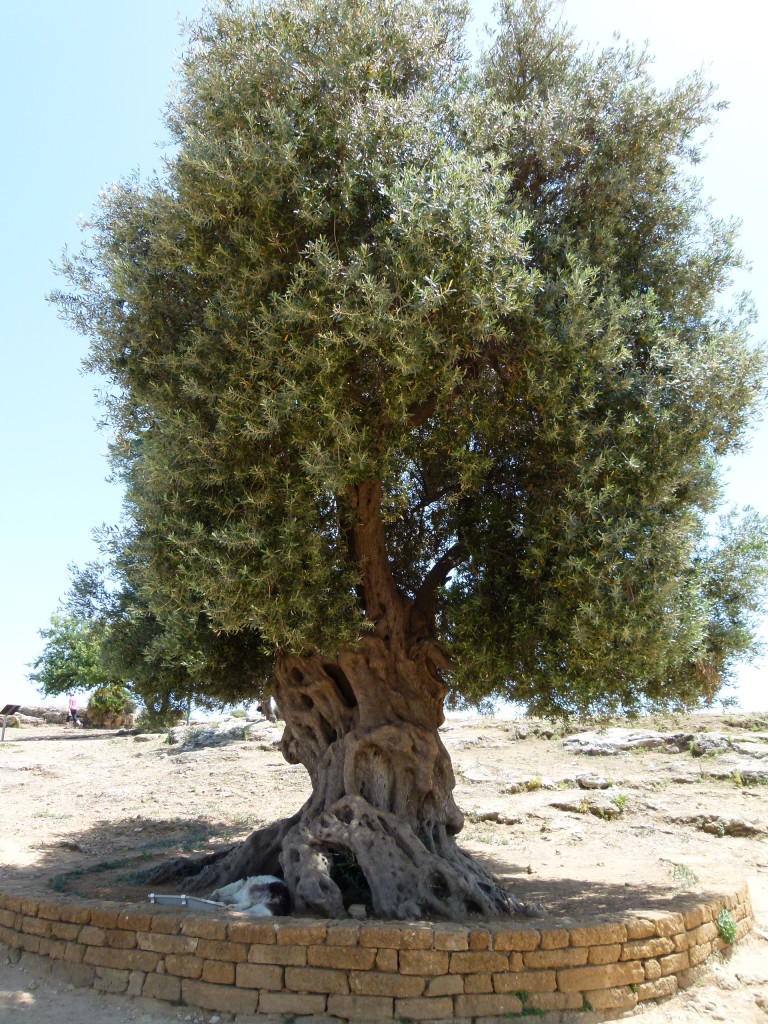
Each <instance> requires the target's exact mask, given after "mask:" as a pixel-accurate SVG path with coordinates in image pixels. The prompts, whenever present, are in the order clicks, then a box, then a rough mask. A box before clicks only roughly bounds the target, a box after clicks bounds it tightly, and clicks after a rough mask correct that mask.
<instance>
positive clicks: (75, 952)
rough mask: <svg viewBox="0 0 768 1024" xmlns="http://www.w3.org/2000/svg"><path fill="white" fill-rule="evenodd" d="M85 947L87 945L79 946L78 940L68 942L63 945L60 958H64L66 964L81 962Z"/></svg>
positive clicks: (83, 957)
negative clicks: (62, 952)
mask: <svg viewBox="0 0 768 1024" xmlns="http://www.w3.org/2000/svg"><path fill="white" fill-rule="evenodd" d="M87 949H88V947H87V946H81V945H80V943H79V942H68V943H67V944H66V946H65V947H64V956H63V957H62V960H66V962H67V963H68V964H81V963H82V962H83V960H84V959H85V951H86V950H87Z"/></svg>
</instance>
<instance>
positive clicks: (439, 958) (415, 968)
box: [400, 949, 486, 977]
mask: <svg viewBox="0 0 768 1024" xmlns="http://www.w3.org/2000/svg"><path fill="white" fill-rule="evenodd" d="M484 955H486V954H479V953H476V954H470V953H449V952H447V951H446V950H441V949H402V950H400V973H401V974H421V975H425V976H427V977H429V976H432V975H435V974H447V973H448V966H449V964H450V962H451V957H454V956H484Z"/></svg>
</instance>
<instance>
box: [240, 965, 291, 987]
mask: <svg viewBox="0 0 768 1024" xmlns="http://www.w3.org/2000/svg"><path fill="white" fill-rule="evenodd" d="M235 979H236V980H235V984H236V985H237V987H238V988H262V989H270V990H271V991H275V992H279V991H280V990H281V989H282V987H283V968H282V967H280V966H278V965H276V964H238V965H237V966H236V968H235Z"/></svg>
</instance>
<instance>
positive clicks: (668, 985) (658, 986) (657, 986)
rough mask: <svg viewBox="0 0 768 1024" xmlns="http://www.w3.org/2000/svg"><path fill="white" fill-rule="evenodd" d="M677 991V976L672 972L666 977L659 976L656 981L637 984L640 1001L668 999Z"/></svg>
mask: <svg viewBox="0 0 768 1024" xmlns="http://www.w3.org/2000/svg"><path fill="white" fill-rule="evenodd" d="M676 992H677V978H676V977H675V975H674V974H670V975H669V976H668V977H666V978H658V979H656V980H655V981H644V982H643V984H642V985H638V986H637V998H638V1001H639V1002H643V1001H644V1000H646V999H667V998H669V996H673V995H675V993H676Z"/></svg>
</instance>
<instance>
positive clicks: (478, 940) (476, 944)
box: [468, 928, 491, 952]
mask: <svg viewBox="0 0 768 1024" xmlns="http://www.w3.org/2000/svg"><path fill="white" fill-rule="evenodd" d="M468 942H469V948H470V949H471V950H472V951H473V952H479V951H481V950H484V949H490V948H491V933H490V932H489V931H488V929H487V928H481V929H472V930H471V931H470V932H469V936H468Z"/></svg>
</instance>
